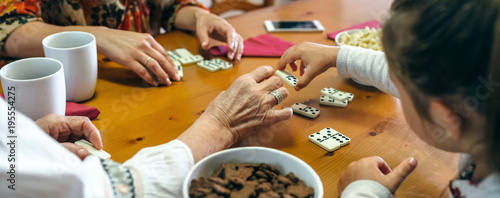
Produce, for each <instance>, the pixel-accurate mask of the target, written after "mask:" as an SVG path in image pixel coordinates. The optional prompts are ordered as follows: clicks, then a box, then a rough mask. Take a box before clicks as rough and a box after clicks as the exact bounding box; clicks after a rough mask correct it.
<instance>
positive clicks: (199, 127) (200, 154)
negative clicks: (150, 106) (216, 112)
mask: <svg viewBox="0 0 500 198" xmlns="http://www.w3.org/2000/svg"><path fill="white" fill-rule="evenodd" d="M222 123H223V122H221V121H217V120H215V119H213V117H209V116H208V115H202V117H200V118H199V119H198V120H196V122H195V123H194V124H193V125H191V127H190V128H189V129H188V130H186V131H185V132H184V133H182V134H181V135H180V136H179V137H178V138H177V140H180V141H182V142H184V144H186V145H187V146H188V147H189V148H190V150H191V152H192V153H193V158H194V162H195V163H196V162H198V161H200V160H201V159H203V158H204V157H206V156H208V155H210V154H212V153H215V152H217V151H220V150H223V149H226V148H229V147H231V146H232V145H233V144H234V143H235V139H234V137H233V135H232V133H231V132H230V130H229V129H228V127H227V126H224V125H223V124H222Z"/></svg>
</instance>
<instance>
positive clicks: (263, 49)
mask: <svg viewBox="0 0 500 198" xmlns="http://www.w3.org/2000/svg"><path fill="white" fill-rule="evenodd" d="M243 45H244V47H245V48H244V50H243V54H242V56H261V57H281V55H283V53H284V52H285V50H287V49H288V48H290V47H292V46H294V45H295V44H294V43H292V42H288V41H285V40H283V39H280V38H277V37H274V36H272V35H270V34H262V35H259V36H256V37H252V38H248V39H247V40H245V41H244V42H243ZM208 52H209V53H210V54H212V55H214V56H222V55H226V54H227V52H228V47H227V45H223V46H216V47H213V48H211V49H210V50H208Z"/></svg>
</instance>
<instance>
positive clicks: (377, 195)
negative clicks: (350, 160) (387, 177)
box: [340, 180, 392, 198]
mask: <svg viewBox="0 0 500 198" xmlns="http://www.w3.org/2000/svg"><path fill="white" fill-rule="evenodd" d="M350 197H356V198H357V197H365V198H382V197H392V194H391V192H390V191H389V190H388V189H387V188H385V187H384V186H383V185H382V184H380V183H378V182H376V181H372V180H358V181H355V182H352V183H350V184H349V185H348V186H347V187H346V188H345V189H344V191H343V192H342V195H341V196H340V198H350Z"/></svg>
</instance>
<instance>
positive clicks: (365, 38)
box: [335, 26, 383, 51]
mask: <svg viewBox="0 0 500 198" xmlns="http://www.w3.org/2000/svg"><path fill="white" fill-rule="evenodd" d="M381 33H382V29H375V28H369V27H368V26H367V27H365V29H352V30H346V31H342V32H340V33H338V34H337V35H336V36H335V43H336V44H337V45H338V46H341V45H351V46H357V47H362V48H366V49H372V50H375V51H383V49H382V44H381V42H380V36H381Z"/></svg>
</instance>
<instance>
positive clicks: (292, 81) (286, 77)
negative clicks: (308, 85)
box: [276, 70, 297, 87]
mask: <svg viewBox="0 0 500 198" xmlns="http://www.w3.org/2000/svg"><path fill="white" fill-rule="evenodd" d="M276 75H277V76H278V77H280V78H281V79H283V81H285V82H286V83H287V84H289V85H290V86H292V87H295V85H296V84H297V78H295V76H293V75H292V74H290V72H288V71H286V70H276Z"/></svg>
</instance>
